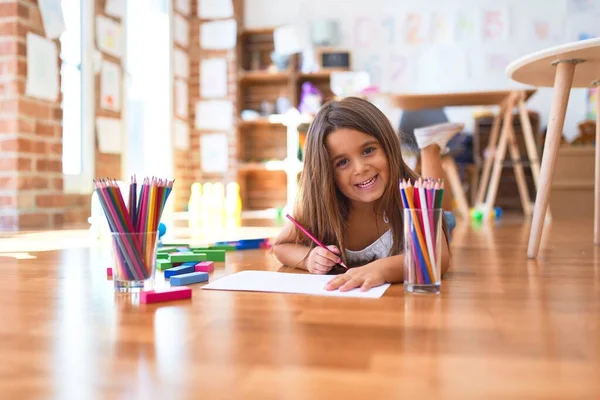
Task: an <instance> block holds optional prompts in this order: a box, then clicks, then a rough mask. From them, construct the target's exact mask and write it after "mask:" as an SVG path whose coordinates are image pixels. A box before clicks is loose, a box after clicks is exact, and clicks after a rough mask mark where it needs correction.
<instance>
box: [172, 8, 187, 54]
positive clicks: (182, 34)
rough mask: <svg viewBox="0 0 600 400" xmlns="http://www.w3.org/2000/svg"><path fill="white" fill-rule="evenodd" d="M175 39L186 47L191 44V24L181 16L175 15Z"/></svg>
mask: <svg viewBox="0 0 600 400" xmlns="http://www.w3.org/2000/svg"><path fill="white" fill-rule="evenodd" d="M173 39H174V40H175V43H177V44H180V45H182V46H184V47H187V46H188V45H189V43H190V24H188V22H187V20H186V19H185V18H183V17H182V16H181V15H179V14H175V17H174V19H173Z"/></svg>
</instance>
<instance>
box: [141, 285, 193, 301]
mask: <svg viewBox="0 0 600 400" xmlns="http://www.w3.org/2000/svg"><path fill="white" fill-rule="evenodd" d="M191 297H192V289H190V288H189V287H187V286H179V287H170V288H167V289H164V290H159V291H155V290H148V291H146V292H141V293H140V303H158V302H161V301H171V300H183V299H190V298H191Z"/></svg>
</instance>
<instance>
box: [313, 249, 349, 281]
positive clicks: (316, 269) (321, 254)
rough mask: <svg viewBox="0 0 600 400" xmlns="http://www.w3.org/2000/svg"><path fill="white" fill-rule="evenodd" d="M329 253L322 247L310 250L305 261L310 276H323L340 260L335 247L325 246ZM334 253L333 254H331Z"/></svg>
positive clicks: (338, 251) (338, 252)
mask: <svg viewBox="0 0 600 400" xmlns="http://www.w3.org/2000/svg"><path fill="white" fill-rule="evenodd" d="M327 248H328V249H329V250H331V251H327V250H325V249H324V248H322V247H319V246H317V247H315V248H314V249H312V250H311V252H310V254H309V255H308V258H307V259H306V269H307V270H308V272H310V273H311V274H318V275H325V274H327V273H328V272H329V271H331V269H332V268H333V267H334V266H335V265H336V264H338V263H340V262H341V261H342V260H341V258H340V256H339V254H340V250H339V249H338V248H337V247H336V246H327ZM332 251H333V253H335V254H333V253H332Z"/></svg>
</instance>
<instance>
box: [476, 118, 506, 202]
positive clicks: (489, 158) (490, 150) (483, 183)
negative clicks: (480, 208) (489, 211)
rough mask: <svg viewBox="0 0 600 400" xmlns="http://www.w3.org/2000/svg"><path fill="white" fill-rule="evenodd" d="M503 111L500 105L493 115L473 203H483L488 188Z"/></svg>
mask: <svg viewBox="0 0 600 400" xmlns="http://www.w3.org/2000/svg"><path fill="white" fill-rule="evenodd" d="M503 112H504V109H503V108H502V107H501V109H500V112H499V113H498V114H497V115H496V116H495V117H494V122H493V123H492V132H491V134H490V141H489V142H488V145H487V147H486V151H485V152H486V154H485V157H484V158H485V160H484V161H483V173H482V175H481V180H480V181H479V184H478V188H477V199H476V200H475V205H479V204H481V203H483V199H484V197H485V193H486V191H487V189H488V183H489V180H490V173H491V172H492V166H493V165H494V158H495V153H496V145H497V142H498V134H499V133H500V124H501V118H502V114H503Z"/></svg>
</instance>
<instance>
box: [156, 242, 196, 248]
mask: <svg viewBox="0 0 600 400" xmlns="http://www.w3.org/2000/svg"><path fill="white" fill-rule="evenodd" d="M162 245H163V247H189V246H190V244H189V243H177V242H163V244H162Z"/></svg>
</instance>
